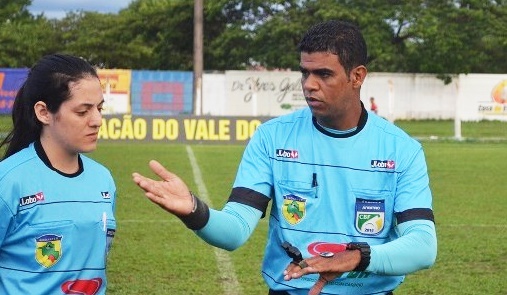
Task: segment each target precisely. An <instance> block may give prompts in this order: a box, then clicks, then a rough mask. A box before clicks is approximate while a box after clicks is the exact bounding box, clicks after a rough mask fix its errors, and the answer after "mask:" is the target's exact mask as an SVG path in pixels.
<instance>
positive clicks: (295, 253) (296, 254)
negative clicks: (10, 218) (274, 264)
mask: <svg viewBox="0 0 507 295" xmlns="http://www.w3.org/2000/svg"><path fill="white" fill-rule="evenodd" d="M282 248H283V250H285V253H287V255H289V257H290V258H292V263H294V264H298V263H299V262H301V261H302V260H303V255H301V251H299V249H298V248H296V247H294V246H292V245H291V244H290V243H289V242H283V243H282Z"/></svg>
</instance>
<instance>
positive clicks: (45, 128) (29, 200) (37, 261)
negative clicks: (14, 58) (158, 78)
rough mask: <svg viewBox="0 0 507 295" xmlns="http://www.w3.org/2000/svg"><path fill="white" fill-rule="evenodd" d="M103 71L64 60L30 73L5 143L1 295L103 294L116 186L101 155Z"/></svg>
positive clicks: (0, 165) (0, 188) (0, 184)
mask: <svg viewBox="0 0 507 295" xmlns="http://www.w3.org/2000/svg"><path fill="white" fill-rule="evenodd" d="M103 103H104V98H103V96H102V88H101V86H100V81H99V78H98V76H97V72H96V70H95V69H94V68H93V67H92V66H91V65H90V64H89V63H88V62H86V61H85V60H83V59H81V58H78V57H74V56H70V55H63V54H52V55H48V56H44V57H43V58H42V59H40V60H39V61H38V62H37V63H36V64H35V65H34V66H33V67H32V68H31V69H30V71H29V73H28V77H27V79H26V81H25V82H24V84H23V85H22V86H21V89H20V90H19V92H18V93H17V96H16V98H15V101H14V106H13V110H12V121H13V130H12V131H11V132H10V133H9V134H8V136H7V137H6V138H5V139H4V140H3V142H2V143H1V144H0V147H5V155H4V157H3V160H2V161H0V294H30V295H36V294H41V295H42V294H87V295H88V294H105V293H106V285H107V280H106V257H107V253H108V252H109V249H110V246H111V242H112V238H113V236H114V233H115V229H116V221H115V216H114V212H115V197H116V186H115V183H114V181H113V178H112V176H111V174H110V172H109V171H108V169H106V168H105V167H104V166H102V165H100V164H98V163H97V162H95V161H93V160H92V159H90V158H88V157H86V156H84V155H83V154H82V153H87V152H91V151H93V150H95V148H96V146H97V134H98V131H99V127H100V125H101V122H102V115H101V110H102V105H103Z"/></svg>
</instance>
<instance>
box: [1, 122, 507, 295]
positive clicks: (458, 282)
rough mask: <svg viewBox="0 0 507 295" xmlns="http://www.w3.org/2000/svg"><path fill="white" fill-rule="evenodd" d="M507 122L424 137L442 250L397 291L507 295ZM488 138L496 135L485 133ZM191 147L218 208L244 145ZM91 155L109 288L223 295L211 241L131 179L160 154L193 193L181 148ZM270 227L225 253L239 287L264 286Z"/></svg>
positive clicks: (135, 147) (429, 127)
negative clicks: (108, 239)
mask: <svg viewBox="0 0 507 295" xmlns="http://www.w3.org/2000/svg"><path fill="white" fill-rule="evenodd" d="M4 122H6V121H5V118H2V117H1V116H0V133H2V132H5V127H6V126H10V125H9V124H8V123H7V124H6V123H4ZM7 122H9V121H7ZM396 124H398V125H399V126H401V127H402V128H403V129H405V130H406V131H407V132H408V133H409V134H411V135H413V136H417V137H421V138H426V137H429V136H431V135H434V136H438V137H439V138H445V137H452V136H453V129H452V128H453V123H452V122H450V121H405V122H396ZM506 125H507V123H506V122H477V123H463V126H462V130H463V136H465V137H468V138H473V139H477V140H465V141H452V140H423V141H422V143H423V146H424V149H425V153H426V157H427V161H428V169H429V174H430V181H431V183H430V185H431V188H432V191H433V196H434V211H435V218H436V225H437V235H438V243H439V246H438V257H437V262H436V264H435V265H434V266H433V267H432V268H431V269H428V270H423V271H420V272H417V273H415V274H411V275H408V276H407V278H406V280H405V282H404V283H403V284H402V285H401V287H400V288H398V289H397V291H396V295H412V294H413V295H421V294H422V295H424V294H428V295H429V294H434V295H437V294H438V295H440V294H445V295H454V294H456V295H458V294H459V295H467V294H469V295H475V294H488V295H501V294H502V295H503V294H506V293H505V292H506V290H507V281H506V280H505V279H504V277H505V274H507V246H506V243H505V238H506V234H505V232H506V230H507V226H506V223H505V222H504V220H505V218H504V212H503V211H504V210H505V209H506V208H507V194H506V193H505V179H506V172H505V171H506V168H507V165H506V164H505V159H507V146H506V143H505V139H507V134H506V132H507V128H506V127H507V126H506ZM2 126H3V127H2ZM492 138H495V139H498V138H500V139H502V140H491V141H483V140H482V139H492ZM191 148H192V150H193V151H194V154H195V156H196V158H197V163H198V165H199V168H200V169H201V172H202V176H203V180H204V183H205V185H206V188H207V190H208V193H209V197H210V200H211V203H212V207H214V208H216V209H220V208H222V206H223V205H224V204H225V202H226V200H227V197H228V195H229V193H230V188H231V185H232V182H233V180H234V177H235V173H236V168H237V164H238V162H239V160H240V158H241V154H242V152H243V149H244V147H243V146H236V145H231V146H218V145H193V146H191ZM91 156H92V157H93V158H95V159H97V160H99V161H100V162H102V163H103V164H104V165H106V166H107V167H109V168H110V170H111V171H112V173H113V176H114V178H115V180H116V184H117V187H118V200H117V219H118V231H117V234H116V238H115V241H114V244H113V247H112V250H111V254H110V256H109V258H108V260H109V261H108V276H109V278H108V280H109V290H108V294H109V295H134V294H135V295H138V294H176V295H179V294H213V295H215V294H225V292H224V290H223V289H222V285H223V283H224V282H227V281H229V280H230V278H227V277H222V275H221V271H222V270H223V267H222V266H221V265H219V264H218V263H217V259H216V255H215V248H213V247H211V246H209V245H207V244H206V243H204V242H203V241H201V240H200V239H199V238H197V237H196V236H195V235H194V234H193V233H192V232H191V231H189V230H188V229H186V228H185V227H184V226H183V224H182V223H181V222H180V221H179V220H178V219H177V218H175V217H173V216H172V215H170V214H168V213H166V212H164V211H163V210H162V209H160V208H159V207H158V206H156V205H154V204H152V203H151V202H149V201H148V200H147V199H146V198H145V197H144V195H143V193H142V192H141V191H140V189H139V188H137V187H136V186H135V185H134V183H133V182H132V180H131V173H132V172H134V171H138V172H141V173H145V174H148V175H152V174H151V173H150V172H149V169H148V166H147V163H148V161H149V160H150V159H157V160H159V161H160V162H162V163H163V164H164V165H165V166H167V167H168V168H169V169H170V170H172V171H174V172H176V173H177V174H178V175H179V176H181V178H183V179H184V180H185V181H186V182H187V184H188V185H189V186H190V188H191V189H192V190H195V191H197V185H196V184H195V183H194V182H193V174H192V168H191V166H190V162H189V160H188V156H187V152H186V146H185V145H172V144H120V143H106V142H101V143H100V144H99V148H98V150H97V151H95V152H94V153H92V154H91ZM266 232H267V221H266V220H265V219H263V220H262V221H261V222H260V224H259V226H258V228H257V229H256V231H255V232H254V234H253V236H252V237H251V238H250V239H249V241H248V242H247V243H246V244H245V245H244V246H242V247H241V248H239V249H238V250H236V251H233V252H230V253H229V255H230V258H231V261H232V265H233V268H234V271H235V274H236V276H237V279H238V281H239V285H240V290H237V291H238V292H237V293H235V294H245V295H258V294H266V293H267V292H266V287H265V285H264V283H263V281H262V278H261V275H260V264H261V260H262V256H263V251H264V245H265V238H266Z"/></svg>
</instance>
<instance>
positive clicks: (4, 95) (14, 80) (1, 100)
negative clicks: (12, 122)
mask: <svg viewBox="0 0 507 295" xmlns="http://www.w3.org/2000/svg"><path fill="white" fill-rule="evenodd" d="M27 75H28V69H2V68H0V114H10V113H11V112H12V105H13V104H14V98H16V94H17V93H18V90H19V88H20V87H21V85H23V82H25V80H26V77H27Z"/></svg>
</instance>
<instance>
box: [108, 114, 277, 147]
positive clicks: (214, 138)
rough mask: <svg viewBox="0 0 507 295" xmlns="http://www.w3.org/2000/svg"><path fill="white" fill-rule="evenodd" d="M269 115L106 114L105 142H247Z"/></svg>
mask: <svg viewBox="0 0 507 295" xmlns="http://www.w3.org/2000/svg"><path fill="white" fill-rule="evenodd" d="M269 119H270V118H268V117H255V118H254V117H210V116H174V117H167V116H131V115H124V116H104V118H103V119H102V126H101V127H100V131H99V140H101V141H129V142H163V143H220V144H241V143H246V142H247V141H248V140H249V139H250V138H251V137H252V135H253V134H254V132H255V130H256V129H257V127H259V125H260V124H261V123H263V122H265V121H267V120H269Z"/></svg>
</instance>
